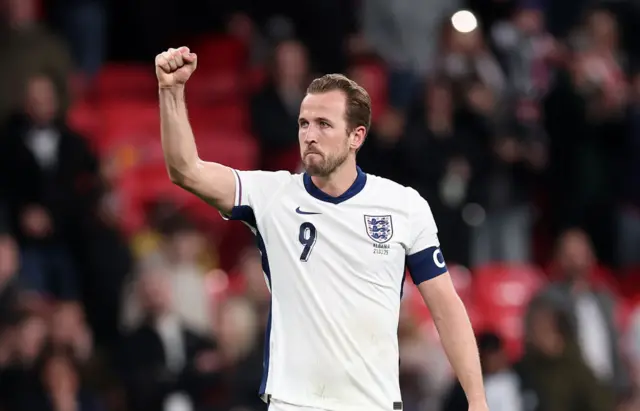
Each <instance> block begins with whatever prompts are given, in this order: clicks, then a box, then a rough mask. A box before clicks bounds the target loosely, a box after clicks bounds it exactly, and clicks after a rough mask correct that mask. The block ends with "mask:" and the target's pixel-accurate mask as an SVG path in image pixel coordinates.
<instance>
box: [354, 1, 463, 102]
mask: <svg viewBox="0 0 640 411" xmlns="http://www.w3.org/2000/svg"><path fill="white" fill-rule="evenodd" d="M461 5H462V2H461V1H458V0H455V1H452V0H429V1H423V0H415V1H403V2H393V1H392V2H389V1H386V0H365V1H363V2H362V5H361V13H362V28H363V34H364V38H365V39H366V41H367V42H368V43H369V44H370V45H371V48H372V49H373V50H374V51H375V52H376V53H377V54H378V55H379V56H381V57H382V58H383V59H384V60H385V62H387V64H388V65H389V67H390V75H389V89H390V100H391V105H392V106H393V107H394V108H396V109H398V110H404V109H406V108H407V107H408V106H409V105H410V104H411V102H412V101H413V99H414V98H415V95H414V90H415V89H416V86H417V85H418V84H419V83H421V78H423V77H425V76H429V75H433V74H434V72H435V67H434V64H433V62H434V61H437V55H438V47H439V39H440V33H441V31H442V24H443V23H444V21H445V19H446V18H448V17H449V16H450V15H451V14H453V12H455V11H456V10H457V9H458V8H459V7H460V6H461Z"/></svg>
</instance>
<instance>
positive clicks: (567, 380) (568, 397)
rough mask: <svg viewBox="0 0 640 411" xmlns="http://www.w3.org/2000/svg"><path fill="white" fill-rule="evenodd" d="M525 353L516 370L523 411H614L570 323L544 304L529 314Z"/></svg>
mask: <svg viewBox="0 0 640 411" xmlns="http://www.w3.org/2000/svg"><path fill="white" fill-rule="evenodd" d="M525 339H526V349H525V354H524V356H523V358H522V360H521V361H520V362H519V363H518V364H516V366H515V369H516V371H517V372H518V373H519V374H520V376H521V381H522V384H521V390H522V392H523V395H524V397H523V399H524V408H525V409H531V410H535V411H553V410H558V411H560V410H562V411H611V410H613V409H614V401H613V396H612V395H610V391H609V390H608V389H607V387H606V386H605V385H603V384H602V383H600V382H599V381H598V379H597V378H596V377H595V375H594V374H593V372H592V371H591V369H590V368H589V367H588V366H587V365H586V364H585V362H584V361H583V360H582V357H581V355H580V350H579V348H578V347H577V345H576V343H575V342H574V340H573V339H572V332H571V328H570V325H569V319H568V318H567V317H566V316H565V315H564V313H563V312H561V311H557V310H555V309H554V308H552V307H551V306H548V305H546V304H545V303H544V302H537V303H535V304H534V305H533V306H532V307H531V310H530V316H529V321H528V323H527V326H526V331H525Z"/></svg>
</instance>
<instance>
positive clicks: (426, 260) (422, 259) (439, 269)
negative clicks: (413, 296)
mask: <svg viewBox="0 0 640 411" xmlns="http://www.w3.org/2000/svg"><path fill="white" fill-rule="evenodd" d="M407 268H409V274H411V279H412V280H413V282H414V284H416V285H418V284H420V283H423V282H425V281H427V280H431V279H432V278H435V277H437V276H439V275H442V274H444V273H446V272H447V264H446V263H445V261H444V257H443V256H442V251H440V247H436V246H434V247H429V248H425V249H424V250H422V251H418V252H417V253H415V254H412V255H408V256H407Z"/></svg>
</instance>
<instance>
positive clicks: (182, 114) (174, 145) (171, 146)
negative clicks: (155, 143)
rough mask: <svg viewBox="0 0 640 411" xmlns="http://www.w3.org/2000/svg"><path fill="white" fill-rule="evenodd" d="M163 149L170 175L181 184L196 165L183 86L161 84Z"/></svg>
mask: <svg viewBox="0 0 640 411" xmlns="http://www.w3.org/2000/svg"><path fill="white" fill-rule="evenodd" d="M159 93H160V125H161V135H162V150H163V152H164V159H165V162H166V164H167V171H168V172H169V176H170V177H171V179H172V180H173V181H174V182H176V183H178V184H180V183H181V181H182V180H183V179H185V178H186V177H187V176H188V175H189V173H190V172H191V171H192V170H193V169H194V168H195V167H196V165H197V162H198V160H199V159H198V150H197V148H196V143H195V139H194V137H193V131H192V130H191V125H190V124H189V117H188V115H187V106H186V103H185V96H184V87H181V86H179V87H178V86H177V87H171V88H160V92H159Z"/></svg>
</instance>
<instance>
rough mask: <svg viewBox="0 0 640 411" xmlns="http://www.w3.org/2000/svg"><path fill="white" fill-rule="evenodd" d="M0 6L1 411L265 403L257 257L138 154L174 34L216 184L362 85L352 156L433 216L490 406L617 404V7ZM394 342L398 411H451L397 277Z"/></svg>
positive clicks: (153, 129) (637, 146) (624, 285)
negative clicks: (411, 193)
mask: <svg viewBox="0 0 640 411" xmlns="http://www.w3.org/2000/svg"><path fill="white" fill-rule="evenodd" d="M0 4H1V5H2V8H1V16H2V19H1V20H2V22H1V28H0V32H1V33H0V55H2V59H1V61H2V62H1V64H0V127H1V128H0V130H2V131H1V132H0V204H1V206H0V409H1V410H3V411H21V410H28V411H45V410H46V411H49V410H51V411H99V410H105V411H106V410H135V411H151V410H154V411H157V410H162V411H200V410H203V411H232V410H233V411H259V410H265V409H266V405H264V404H262V403H261V402H260V400H259V399H258V397H257V394H256V393H257V390H258V387H259V382H260V379H261V375H262V347H263V335H264V334H263V330H264V328H265V318H266V314H267V310H268V301H269V294H268V291H267V289H266V286H265V284H264V280H263V274H262V268H261V257H260V255H259V253H258V252H257V251H256V249H255V247H254V246H253V239H252V238H251V235H250V232H249V230H246V229H245V228H244V227H243V226H242V225H241V224H239V223H223V222H222V220H221V219H220V218H219V216H218V213H217V212H215V210H213V209H211V208H210V207H208V206H207V205H206V204H204V203H203V202H201V201H200V200H199V199H197V198H195V197H194V196H192V195H190V194H188V193H185V192H182V191H180V190H179V189H178V188H176V187H173V186H172V185H171V184H170V182H169V179H168V177H167V174H166V171H165V167H164V164H163V159H162V152H161V147H160V136H159V119H158V107H157V106H158V103H157V89H156V79H155V74H154V66H153V61H154V57H155V55H156V54H157V53H159V52H161V51H163V50H165V49H167V48H169V47H178V46H181V45H187V46H189V47H190V48H191V49H192V51H194V52H196V53H197V54H198V56H199V66H198V71H197V73H196V74H195V76H194V77H193V78H192V79H191V80H190V82H189V86H188V90H187V94H188V103H189V110H190V118H191V121H192V124H193V128H194V131H195V134H196V139H197V143H198V148H199V151H200V155H201V157H203V158H204V159H206V160H211V161H218V162H221V163H224V164H227V165H229V166H231V167H235V168H239V169H256V168H258V169H265V170H278V169H286V170H289V171H292V172H297V171H299V169H300V158H299V152H298V142H297V124H296V118H297V114H298V107H299V104H300V101H301V99H302V98H303V96H304V92H305V88H306V86H307V85H308V83H309V81H310V79H312V78H313V77H314V76H317V75H321V74H324V73H329V72H343V73H346V74H348V75H349V76H351V77H352V78H353V79H355V80H356V81H358V82H359V83H360V84H361V85H363V86H364V87H365V88H366V89H367V90H368V91H369V93H370V94H371V97H372V100H373V106H374V107H373V110H374V112H373V126H372V130H371V132H370V134H369V137H368V139H367V142H366V144H365V145H364V147H363V149H362V150H361V152H360V153H359V155H358V158H359V162H360V165H361V167H362V168H363V169H364V170H365V171H367V172H369V173H372V174H377V175H380V176H384V177H388V178H391V179H394V180H395V181H397V182H399V183H401V184H405V185H410V186H412V187H414V188H416V189H417V190H418V191H419V192H420V193H421V194H422V195H423V196H424V197H425V198H427V199H428V201H429V202H430V204H431V207H432V209H433V213H434V215H435V218H436V221H437V223H438V226H439V229H440V234H439V235H440V239H441V242H442V247H443V248H444V250H445V255H446V256H447V260H448V262H449V267H450V269H451V274H452V276H453V278H454V281H455V283H456V287H457V288H458V291H459V293H460V295H461V297H462V298H463V300H464V301H465V304H466V306H467V308H468V310H469V313H470V315H471V318H472V321H473V323H474V326H475V329H476V331H477V333H478V340H479V346H480V351H481V356H482V363H483V368H484V372H485V375H486V385H487V392H488V397H489V401H490V406H491V409H492V411H503V410H505V411H529V410H531V411H533V410H536V411H574V410H575V411H578V410H579V411H600V410H601V411H622V410H627V411H631V410H640V403H638V396H639V394H640V393H639V391H640V304H639V303H640V28H639V25H638V24H637V22H638V21H640V2H639V1H635V0H627V1H624V0H618V1H595V0H562V1H559V0H556V1H551V0H546V1H545V0H469V1H463V0H392V1H391V0H323V1H321V2H320V1H317V2H312V1H306V2H305V1H287V0H273V1H258V0H256V1H249V0H246V1H240V0H237V1H223V0H217V1H213V0H181V1H176V0H153V1H151V0H137V1H130V0H111V1H109V2H107V1H106V0H57V1H53V0H51V1H47V0H0ZM399 338H400V345H401V360H402V361H401V381H402V390H403V396H404V400H405V410H406V411H438V410H441V411H456V410H460V411H466V410H467V408H466V404H465V403H464V402H465V400H464V395H463V393H462V392H461V390H460V387H459V386H458V385H457V384H456V383H455V380H454V378H453V375H452V371H451V369H450V366H449V365H448V362H447V360H446V357H445V355H444V353H443V350H442V347H441V345H440V343H439V341H438V337H437V333H436V332H435V328H434V326H433V322H432V321H431V319H430V317H429V313H428V311H427V309H426V308H425V307H424V304H423V302H422V301H421V298H420V296H419V294H418V293H417V291H416V289H415V287H407V289H406V293H405V297H404V300H403V307H402V316H401V321H400V328H399ZM496 399H497V403H496Z"/></svg>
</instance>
